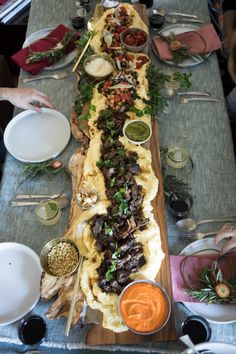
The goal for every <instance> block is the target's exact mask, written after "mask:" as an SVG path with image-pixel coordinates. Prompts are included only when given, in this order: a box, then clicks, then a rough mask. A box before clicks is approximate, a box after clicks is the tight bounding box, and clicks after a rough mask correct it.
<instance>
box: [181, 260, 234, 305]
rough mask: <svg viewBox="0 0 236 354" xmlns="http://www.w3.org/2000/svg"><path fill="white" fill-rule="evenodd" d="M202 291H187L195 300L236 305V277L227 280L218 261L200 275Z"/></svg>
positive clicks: (204, 269) (205, 268)
mask: <svg viewBox="0 0 236 354" xmlns="http://www.w3.org/2000/svg"><path fill="white" fill-rule="evenodd" d="M199 280H200V283H201V286H202V287H201V288H200V289H191V288H189V289H187V290H186V292H187V294H188V295H190V296H191V297H192V298H193V299H195V300H198V301H201V302H207V303H209V304H210V303H216V304H226V303H230V304H235V303H236V277H233V278H231V279H230V280H228V281H227V280H226V279H225V278H224V276H223V273H222V270H221V269H220V267H219V264H218V262H217V261H215V262H213V265H212V267H210V268H209V267H204V268H203V269H202V270H201V272H200V275H199Z"/></svg>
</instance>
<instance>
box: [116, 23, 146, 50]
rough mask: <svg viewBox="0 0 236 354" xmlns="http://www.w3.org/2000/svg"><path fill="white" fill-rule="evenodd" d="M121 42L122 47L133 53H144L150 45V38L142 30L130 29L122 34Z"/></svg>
mask: <svg viewBox="0 0 236 354" xmlns="http://www.w3.org/2000/svg"><path fill="white" fill-rule="evenodd" d="M120 41H121V44H122V47H124V48H125V49H127V50H129V51H131V52H136V53H138V52H143V51H144V49H145V48H146V46H147V45H148V41H149V36H148V34H147V32H145V31H143V30H142V29H140V28H128V29H126V30H124V31H123V32H121V34H120Z"/></svg>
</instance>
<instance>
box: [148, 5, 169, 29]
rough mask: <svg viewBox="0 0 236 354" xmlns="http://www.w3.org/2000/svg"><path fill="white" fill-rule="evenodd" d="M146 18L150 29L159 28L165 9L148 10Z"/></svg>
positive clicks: (162, 23) (162, 22)
mask: <svg viewBox="0 0 236 354" xmlns="http://www.w3.org/2000/svg"><path fill="white" fill-rule="evenodd" d="M148 20H149V23H150V26H151V27H152V29H154V30H159V29H160V28H161V27H162V26H163V25H164V22H165V11H164V10H163V11H162V9H159V10H157V9H151V10H149V16H148Z"/></svg>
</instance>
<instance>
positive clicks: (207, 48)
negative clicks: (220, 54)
mask: <svg viewBox="0 0 236 354" xmlns="http://www.w3.org/2000/svg"><path fill="white" fill-rule="evenodd" d="M203 38H204V40H203ZM176 40H178V41H180V42H181V44H184V45H187V46H189V47H190V52H191V53H193V54H204V53H209V52H212V51H214V50H217V49H220V48H221V41H220V39H219V37H218V35H217V33H216V31H215V29H214V27H213V25H212V24H211V25H207V26H204V27H201V28H200V29H199V30H197V31H189V32H184V33H180V34H178V35H176ZM153 45H154V48H155V51H156V53H157V54H158V57H159V59H160V60H171V59H172V54H171V52H170V49H169V44H168V43H167V42H166V41H165V40H163V39H161V38H160V37H159V36H155V37H154V38H153Z"/></svg>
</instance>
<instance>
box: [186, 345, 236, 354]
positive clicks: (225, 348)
mask: <svg viewBox="0 0 236 354" xmlns="http://www.w3.org/2000/svg"><path fill="white" fill-rule="evenodd" d="M195 348H196V349H197V350H203V349H205V350H211V351H212V352H213V353H214V354H235V353H236V346H235V345H233V344H229V343H217V342H208V343H201V344H197V345H195ZM181 354H194V352H193V350H192V349H186V350H185V351H183V352H182V353H181Z"/></svg>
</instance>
